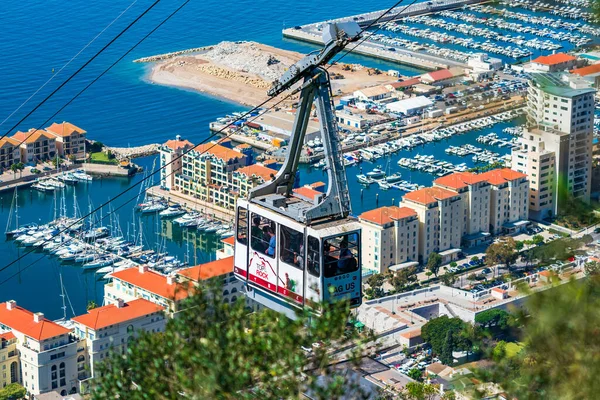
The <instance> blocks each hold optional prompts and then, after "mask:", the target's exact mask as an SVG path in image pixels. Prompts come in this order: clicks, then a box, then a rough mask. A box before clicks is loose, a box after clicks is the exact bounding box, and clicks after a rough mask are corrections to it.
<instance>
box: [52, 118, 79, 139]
mask: <svg viewBox="0 0 600 400" xmlns="http://www.w3.org/2000/svg"><path fill="white" fill-rule="evenodd" d="M46 130H47V131H48V132H50V133H53V134H55V135H56V136H61V137H65V136H71V135H72V134H74V133H79V134H84V133H87V132H86V131H84V130H83V129H81V128H79V127H78V126H75V125H73V124H72V123H70V122H65V121H63V122H62V123H61V124H57V123H56V122H55V123H53V124H52V125H50V126H49V127H47V128H46Z"/></svg>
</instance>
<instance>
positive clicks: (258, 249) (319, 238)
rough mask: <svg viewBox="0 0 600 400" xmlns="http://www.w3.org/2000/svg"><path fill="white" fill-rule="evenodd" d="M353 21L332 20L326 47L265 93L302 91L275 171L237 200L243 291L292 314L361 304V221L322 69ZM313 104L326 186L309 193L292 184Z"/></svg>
mask: <svg viewBox="0 0 600 400" xmlns="http://www.w3.org/2000/svg"><path fill="white" fill-rule="evenodd" d="M360 33H361V30H360V27H359V26H358V24H357V23H356V22H343V23H340V22H338V23H332V24H329V25H327V26H326V27H325V28H324V30H323V41H324V43H325V46H324V48H323V49H322V50H320V51H318V52H314V53H311V54H308V55H307V56H305V57H304V58H302V59H301V60H300V61H298V62H297V63H295V64H294V65H292V66H291V67H290V68H289V69H288V70H287V71H286V72H285V73H284V74H283V75H282V76H281V77H280V78H279V79H277V80H276V81H274V82H273V84H272V86H271V88H270V89H269V91H268V95H269V96H271V97H274V96H277V95H279V94H281V93H283V92H285V91H287V90H290V89H293V88H294V86H295V85H296V84H298V83H300V86H299V87H297V88H296V89H295V90H297V91H299V92H300V96H299V100H298V107H297V110H296V116H295V119H294V124H293V127H292V131H291V135H290V139H289V143H288V147H287V154H286V156H285V159H284V161H283V164H282V167H281V169H280V170H279V171H278V173H277V174H276V175H275V176H274V177H273V179H272V180H270V181H267V182H265V183H263V184H261V185H259V186H257V187H255V188H253V189H252V190H251V191H250V192H249V195H248V198H247V199H238V201H237V204H236V237H235V242H234V253H235V254H234V274H235V276H236V278H238V279H240V280H243V281H245V282H246V284H247V285H246V291H247V293H246V294H247V296H248V297H250V298H253V299H255V300H256V301H258V302H259V303H261V304H263V305H265V306H267V307H269V308H272V309H275V310H277V311H280V312H283V313H285V314H286V315H288V316H290V317H292V318H293V317H294V314H295V309H297V308H303V307H309V308H311V309H312V310H314V311H315V312H317V313H318V312H319V307H320V305H321V304H323V303H325V302H334V301H339V300H342V299H344V300H349V301H350V304H351V306H353V307H358V306H359V305H360V304H361V302H362V285H361V263H360V225H359V223H358V221H357V220H356V219H355V218H353V217H351V216H350V213H351V204H350V195H349V190H348V182H347V178H346V172H345V169H344V162H343V157H342V151H341V150H342V147H341V143H340V140H339V136H338V127H337V123H336V120H335V114H334V111H333V103H332V97H333V96H332V92H331V83H330V78H329V73H328V72H327V69H326V68H324V65H326V64H327V63H328V62H330V61H331V60H332V59H333V58H334V57H335V55H336V54H338V53H339V52H340V51H342V50H343V49H344V48H345V47H346V46H347V45H348V43H351V42H353V41H356V40H358V39H359V38H360ZM313 104H314V105H315V108H316V112H317V117H318V120H319V131H320V135H321V141H322V143H323V149H324V159H325V163H326V171H327V177H328V182H327V190H326V192H325V193H317V194H315V195H314V196H313V198H307V197H303V196H299V195H296V194H295V192H294V184H295V179H296V171H297V170H298V163H299V161H300V157H301V153H302V149H303V145H304V141H305V136H306V130H307V127H308V122H309V119H310V115H311V111H312V107H313Z"/></svg>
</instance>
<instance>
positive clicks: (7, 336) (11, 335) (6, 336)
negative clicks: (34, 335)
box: [0, 331, 15, 341]
mask: <svg viewBox="0 0 600 400" xmlns="http://www.w3.org/2000/svg"><path fill="white" fill-rule="evenodd" d="M14 338H15V334H14V333H12V331H10V332H4V333H0V341H2V340H12V339H14Z"/></svg>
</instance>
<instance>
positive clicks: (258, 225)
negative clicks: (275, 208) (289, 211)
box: [250, 214, 277, 257]
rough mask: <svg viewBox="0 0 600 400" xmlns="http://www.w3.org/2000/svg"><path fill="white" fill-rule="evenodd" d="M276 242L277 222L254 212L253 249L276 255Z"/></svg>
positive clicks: (251, 235) (251, 231)
mask: <svg viewBox="0 0 600 400" xmlns="http://www.w3.org/2000/svg"><path fill="white" fill-rule="evenodd" d="M276 243H277V240H276V238H275V222H273V221H271V220H270V219H268V218H263V217H261V216H260V215H258V214H252V227H251V228H250V245H251V246H252V250H255V251H258V252H259V253H262V254H265V255H267V256H270V257H275V248H276V247H277V246H276Z"/></svg>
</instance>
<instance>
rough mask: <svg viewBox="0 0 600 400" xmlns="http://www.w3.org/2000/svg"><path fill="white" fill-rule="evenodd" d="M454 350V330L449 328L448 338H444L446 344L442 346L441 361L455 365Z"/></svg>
mask: <svg viewBox="0 0 600 400" xmlns="http://www.w3.org/2000/svg"><path fill="white" fill-rule="evenodd" d="M453 351H454V332H452V330H449V331H447V332H446V339H445V340H444V346H443V347H442V352H441V353H440V361H441V362H442V364H446V365H453V364H454V357H453V356H452V352H453Z"/></svg>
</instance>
